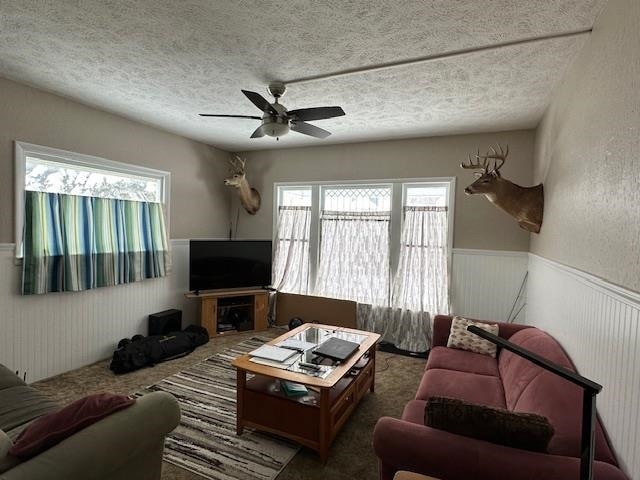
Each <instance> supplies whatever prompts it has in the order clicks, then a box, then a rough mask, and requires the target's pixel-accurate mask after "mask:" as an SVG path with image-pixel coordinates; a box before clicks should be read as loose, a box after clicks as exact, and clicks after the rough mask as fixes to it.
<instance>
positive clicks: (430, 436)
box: [373, 417, 628, 480]
mask: <svg viewBox="0 0 640 480" xmlns="http://www.w3.org/2000/svg"><path fill="white" fill-rule="evenodd" d="M373 447H374V450H375V452H376V455H377V456H378V458H379V459H380V461H381V473H382V477H381V478H383V479H384V480H386V479H387V478H391V477H392V475H393V473H395V471H397V470H409V471H412V472H416V473H421V474H423V475H429V476H433V477H436V478H443V479H445V478H446V479H447V480H468V479H470V478H474V479H478V480H480V479H493V478H509V479H510V480H531V479H534V478H536V479H537V478H540V479H542V478H544V479H545V480H566V479H568V478H579V473H580V459H579V458H576V457H564V456H559V455H549V454H545V453H537V452H530V451H527V450H520V449H517V448H511V447H506V446H502V445H497V444H493V443H489V442H484V441H482V440H476V439H474V438H470V437H464V436H461V435H455V434H453V433H449V432H445V431H443V430H437V429H435V428H431V427H427V426H424V425H419V424H416V423H411V422H405V421H403V420H398V419H395V418H390V417H382V418H381V419H380V420H378V423H377V424H376V427H375V429H374V433H373ZM594 478H596V479H597V480H628V479H627V477H626V476H625V475H624V474H623V473H622V472H621V471H620V470H619V469H618V468H617V467H615V466H613V465H610V464H608V463H604V462H594Z"/></svg>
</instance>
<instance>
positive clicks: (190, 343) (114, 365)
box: [109, 325, 209, 373]
mask: <svg viewBox="0 0 640 480" xmlns="http://www.w3.org/2000/svg"><path fill="white" fill-rule="evenodd" d="M208 341H209V333H208V332H207V329H206V328H204V327H200V326H198V325H190V326H188V327H187V328H185V329H184V330H183V331H181V332H172V333H168V334H166V335H154V336H152V337H145V338H141V339H137V340H134V341H132V342H129V343H126V342H122V341H121V343H122V344H123V346H122V347H120V348H118V349H117V350H116V351H115V352H113V359H112V360H111V365H110V366H109V368H110V369H111V370H113V372H114V373H126V372H132V371H134V370H138V369H140V368H143V367H146V366H150V365H155V364H156V363H160V362H164V361H166V360H172V359H174V358H178V357H182V356H184V355H187V354H189V353H191V352H193V351H194V350H195V349H196V347H199V346H200V345H204V344H205V343H207V342H208ZM124 343H126V344H124Z"/></svg>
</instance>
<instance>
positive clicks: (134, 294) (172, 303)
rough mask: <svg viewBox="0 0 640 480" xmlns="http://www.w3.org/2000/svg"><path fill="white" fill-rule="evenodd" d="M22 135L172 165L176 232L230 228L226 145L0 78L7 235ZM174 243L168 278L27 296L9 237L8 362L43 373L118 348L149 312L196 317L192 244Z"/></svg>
mask: <svg viewBox="0 0 640 480" xmlns="http://www.w3.org/2000/svg"><path fill="white" fill-rule="evenodd" d="M16 140H19V141H25V142H30V143H35V144H39V145H45V146H49V147H54V148H61V149H64V150H70V151H74V152H78V153H83V154H87V155H95V156H100V157H103V158H107V159H109V160H115V161H120V162H124V163H132V164H136V165H142V166H148V167H152V168H158V169H161V170H166V171H170V172H171V206H170V215H171V218H170V229H171V231H170V236H171V237H173V238H194V237H224V236H226V233H227V231H228V218H229V204H230V202H229V192H228V191H226V190H225V189H224V186H223V184H222V180H223V178H224V175H225V173H226V160H227V157H228V153H227V152H223V151H221V150H218V149H215V148H212V147H210V146H208V145H204V144H202V143H199V142H195V141H192V140H189V139H186V138H184V137H180V136H177V135H173V134H170V133H167V132H163V131H161V130H158V129H156V128H153V127H150V126H147V125H143V124H140V123H136V122H133V121H131V120H127V119H125V118H122V117H119V116H117V115H113V114H110V113H107V112H103V111H100V110H97V109H95V108H91V107H88V106H86V105H82V104H80V103H77V102H74V101H71V100H68V99H65V98H62V97H59V96H56V95H52V94H50V93H46V92H43V91H41V90H38V89H35V88H32V87H29V86H26V85H21V84H19V83H16V82H12V81H9V80H5V79H2V78H0V242H13V241H14V232H13V217H14V202H13V198H14V197H13V195H14V192H13V184H14V171H13V164H14V156H13V152H14V141H16ZM172 247H173V271H172V272H171V274H170V276H168V277H166V278H161V279H154V280H146V281H143V282H138V283H134V284H128V285H121V286H117V287H111V288H99V289H95V290H89V291H85V292H70V293H52V294H47V295H31V296H26V297H22V296H20V295H19V282H20V275H21V271H20V268H19V267H18V266H16V264H15V260H14V250H13V245H12V244H8V243H0V310H1V313H0V362H1V363H3V364H5V365H7V366H8V367H9V368H11V369H12V370H19V371H20V372H21V373H24V372H26V373H27V380H28V381H35V380H38V379H40V378H43V377H48V376H51V375H55V374H57V373H61V372H64V371H66V370H70V369H73V368H78V367H81V366H83V365H87V364H90V363H93V362H95V361H97V360H101V359H103V358H107V357H109V356H110V355H111V353H112V351H113V349H114V346H115V344H116V342H117V341H118V340H119V339H120V338H123V337H131V336H132V335H134V334H136V333H142V334H146V333H147V324H146V321H147V320H146V319H147V315H148V314H150V313H154V312H158V311H162V310H165V309H168V308H180V309H184V312H183V316H184V324H185V325H186V324H187V323H190V322H194V321H195V306H194V305H191V304H189V303H186V302H185V299H184V297H183V294H184V293H185V292H186V291H187V288H188V281H187V275H188V266H187V260H188V254H187V250H188V248H187V245H186V244H185V243H184V242H183V243H181V242H175V241H174V242H172Z"/></svg>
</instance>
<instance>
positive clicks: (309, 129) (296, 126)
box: [291, 121, 331, 138]
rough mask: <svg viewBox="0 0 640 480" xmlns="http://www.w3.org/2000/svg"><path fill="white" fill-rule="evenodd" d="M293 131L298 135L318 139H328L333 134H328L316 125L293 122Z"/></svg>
mask: <svg viewBox="0 0 640 480" xmlns="http://www.w3.org/2000/svg"><path fill="white" fill-rule="evenodd" d="M291 130H293V131H294V132H298V133H304V134H305V135H309V136H311V137H316V138H327V137H328V136H329V135H331V132H327V131H326V130H323V129H322V128H320V127H316V126H315V125H311V124H310V123H305V122H293V121H292V122H291Z"/></svg>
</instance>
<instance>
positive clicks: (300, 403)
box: [233, 324, 379, 461]
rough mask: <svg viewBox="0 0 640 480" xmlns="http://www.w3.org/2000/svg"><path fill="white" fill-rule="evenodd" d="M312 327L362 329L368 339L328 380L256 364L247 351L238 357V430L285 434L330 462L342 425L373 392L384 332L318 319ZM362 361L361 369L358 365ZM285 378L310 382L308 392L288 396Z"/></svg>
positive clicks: (349, 330) (347, 331) (307, 384)
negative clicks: (378, 344) (379, 343)
mask: <svg viewBox="0 0 640 480" xmlns="http://www.w3.org/2000/svg"><path fill="white" fill-rule="evenodd" d="M313 327H316V328H330V329H332V330H334V331H335V330H339V331H341V332H345V333H357V334H361V335H364V336H365V337H366V339H365V341H363V342H362V343H361V345H360V350H359V351H358V352H356V353H355V354H354V355H353V356H352V357H351V358H350V359H347V360H346V361H345V362H343V363H342V364H341V365H339V366H338V367H336V368H335V369H334V371H333V372H332V373H331V374H330V375H329V376H327V377H326V378H324V379H322V378H317V377H313V376H310V375H305V374H302V373H296V372H290V371H287V370H282V369H278V368H274V367H268V366H264V365H260V364H256V363H254V362H251V361H250V360H249V357H248V356H247V355H244V356H242V357H240V358H238V359H236V360H235V361H234V362H233V364H234V366H235V367H236V369H237V381H238V388H237V395H238V397H237V404H238V413H237V433H238V434H239V435H240V434H242V431H243V429H244V428H245V427H248V428H255V429H257V430H261V431H265V432H269V433H273V434H276V435H280V436H282V437H285V438H288V439H290V440H293V441H295V442H298V443H300V444H302V445H305V446H307V447H309V448H312V449H314V450H316V451H317V452H318V453H319V454H320V457H321V458H322V460H323V461H326V460H327V457H328V453H329V447H330V445H331V442H332V441H333V439H334V438H335V436H336V435H337V433H338V432H339V431H340V428H342V426H343V425H344V424H345V422H346V421H347V420H348V418H349V416H350V415H351V413H352V412H353V411H354V410H355V408H356V406H357V404H358V403H359V402H360V400H361V399H362V398H363V397H364V395H365V394H366V393H367V392H368V391H371V392H373V391H374V379H375V351H376V341H377V340H378V338H379V335H377V334H375V333H369V332H361V331H359V330H353V329H344V328H340V329H336V328H335V327H329V326H324V325H317V324H314V325H313V326H312V327H311V328H313ZM306 328H310V326H309V325H308V324H305V325H302V326H301V327H298V328H297V329H295V330H293V331H291V332H289V333H287V334H285V335H283V336H281V337H278V338H277V339H275V340H273V341H271V342H269V343H270V344H275V343H278V342H280V341H282V340H284V339H285V338H288V337H289V336H292V335H295V334H296V333H299V332H300V331H303V330H304V329H306ZM363 359H364V360H363ZM360 360H362V361H360ZM359 361H360V362H359ZM357 363H359V364H358V367H360V368H358V369H354V368H353V367H354V365H356V364H357ZM247 374H249V378H247ZM282 380H289V381H293V382H297V383H302V384H304V385H306V386H307V388H308V389H309V393H308V395H307V396H306V397H290V396H288V395H286V394H285V393H284V392H283V391H282V389H278V388H276V387H275V386H276V384H277V383H278V382H280V381H282Z"/></svg>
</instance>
